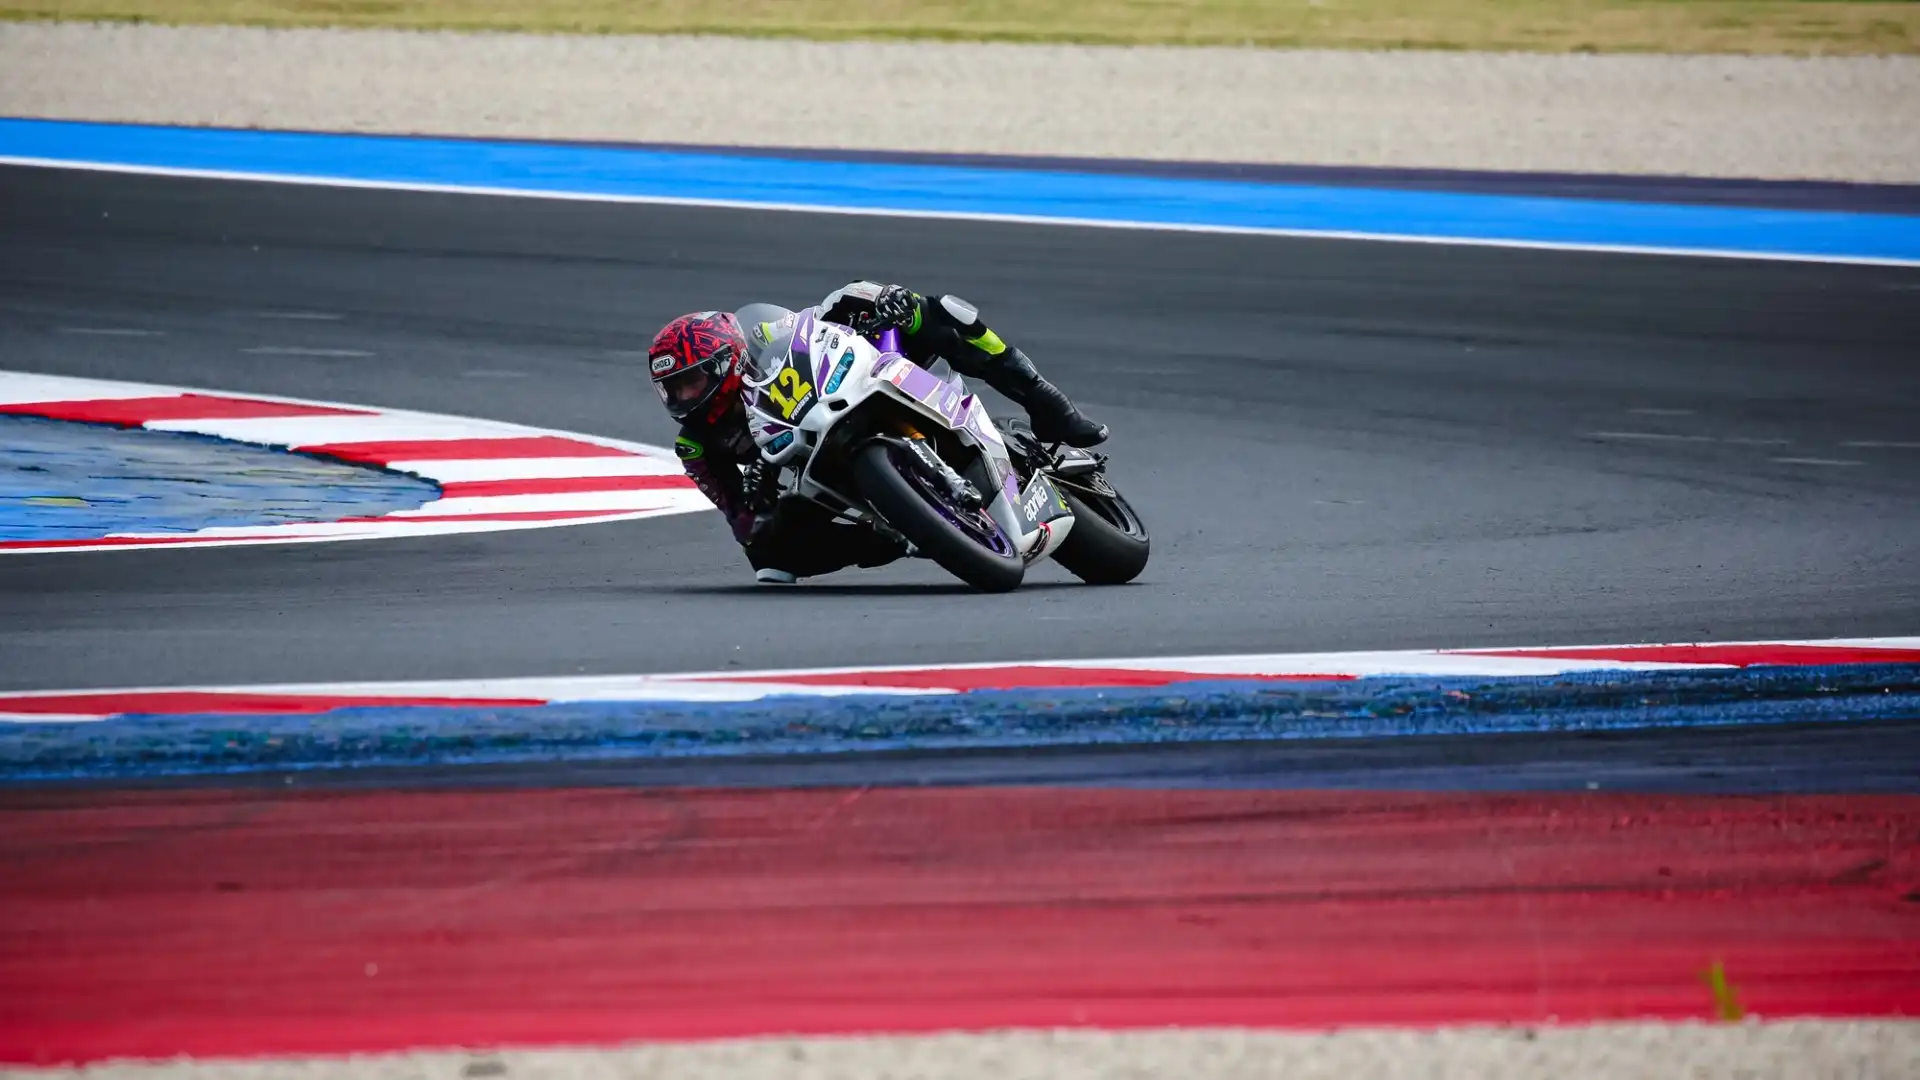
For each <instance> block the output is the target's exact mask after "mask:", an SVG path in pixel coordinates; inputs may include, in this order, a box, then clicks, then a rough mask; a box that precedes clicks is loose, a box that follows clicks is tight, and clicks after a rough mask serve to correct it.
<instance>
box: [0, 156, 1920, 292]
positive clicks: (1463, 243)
mask: <svg viewBox="0 0 1920 1080" xmlns="http://www.w3.org/2000/svg"><path fill="white" fill-rule="evenodd" d="M0 165H23V166H27V167H30V168H41V169H74V170H80V171H84V172H109V173H131V174H134V175H140V176H181V177H195V178H199V179H205V180H240V181H248V182H253V183H263V184H301V185H309V186H314V187H339V188H359V189H366V190H375V191H424V192H433V193H439V194H448V195H486V196H495V197H502V198H516V199H549V200H559V201H563V202H599V203H624V204H629V205H646V206H688V207H703V208H712V209H719V210H760V211H767V212H772V213H797V214H838V215H846V216H853V217H886V218H914V219H922V220H938V221H979V222H991V223H999V224H1009V225H1052V226H1065V227H1069V228H1093V229H1126V230H1129V231H1143V232H1184V233H1204V234H1212V235H1225V236H1276V237H1291V238H1295V239H1304V240H1361V241H1374V242H1380V243H1394V244H1428V245H1438V246H1443V247H1488V248H1513V249H1519V250H1526V251H1567V252H1582V253H1588V254H1597V255H1656V256H1669V257H1678V258H1692V259H1742V260H1748V261H1758V262H1797V263H1829V264H1839V265H1844V266H1905V267H1920V258H1914V259H1900V258H1886V257H1879V256H1851V255H1811V254H1807V253H1804V252H1793V251H1727V250H1722V249H1716V248H1688V247H1657V246H1648V245H1636V244H1583V243H1561V242H1555V241H1547V240H1502V239H1483V238H1475V237H1453V236H1405V235H1398V234H1394V233H1370V232H1357V231H1345V230H1326V229H1297V228H1266V227H1259V226H1245V225H1193V224H1181V223H1168V222H1156V221H1110V220H1099V219H1094V218H1071V217H1055V216H1050V215H1044V214H993V213H978V212H973V211H960V210H893V209H884V208H874V207H866V206H825V205H815V204H809V203H774V202H755V201H752V200H747V199H690V198H679V197H673V196H666V195H606V194H597V193H588V192H574V191H526V190H521V189H519V188H502V187H487V186H474V185H467V184H422V183H405V182H398V181H390V180H349V179H342V178H339V177H332V176H309V175H304V174H297V173H256V172H239V171H234V170H229V169H181V168H171V167H167V166H161V165H127V164H122V163H120V162H99V161H68V160H65V159H61V158H37V157H21V156H16V155H0Z"/></svg>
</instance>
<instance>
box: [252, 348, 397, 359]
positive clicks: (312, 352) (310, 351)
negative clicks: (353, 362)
mask: <svg viewBox="0 0 1920 1080" xmlns="http://www.w3.org/2000/svg"><path fill="white" fill-rule="evenodd" d="M240 351H241V352H243V353H246V354H247V355H248V356H331V357H364V356H372V355H373V354H372V353H370V352H367V351H366V350H365V349H314V348H308V347H307V346H305V345H259V346H256V347H254V348H251V349H241V350H240Z"/></svg>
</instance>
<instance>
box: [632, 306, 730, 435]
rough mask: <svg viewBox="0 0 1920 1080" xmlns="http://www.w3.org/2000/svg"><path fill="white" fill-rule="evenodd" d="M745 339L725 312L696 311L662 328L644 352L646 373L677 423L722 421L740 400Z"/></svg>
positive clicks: (661, 401) (662, 402)
mask: <svg viewBox="0 0 1920 1080" xmlns="http://www.w3.org/2000/svg"><path fill="white" fill-rule="evenodd" d="M746 363H747V338H746V335H744V334H742V333H741V332H740V323H739V321H738V320H737V319H735V318H734V317H733V316H732V315H730V314H728V313H726V312H724V311H697V312H694V313H692V314H690V315H682V316H680V317H679V318H677V319H675V320H673V321H672V322H670V323H668V324H667V325H665V326H663V327H661V328H660V332H659V333H658V334H655V335H654V338H653V347H652V348H650V349H648V350H647V371H648V372H649V373H650V374H651V375H652V376H653V389H654V391H655V392H656V393H658V394H659V395H660V403H661V404H662V405H665V406H666V407H667V413H668V415H670V416H672V417H673V418H674V419H675V420H679V421H682V422H685V421H686V420H688V419H690V418H693V417H695V416H699V417H700V418H702V419H704V420H705V421H706V422H708V423H713V422H715V421H717V420H719V419H720V417H721V416H722V415H724V414H725V413H726V411H727V410H728V409H729V408H731V407H732V406H733V403H734V402H736V401H738V400H740V386H741V381H742V376H743V375H744V374H745V371H746Z"/></svg>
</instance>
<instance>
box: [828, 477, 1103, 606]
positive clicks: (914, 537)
mask: <svg viewBox="0 0 1920 1080" xmlns="http://www.w3.org/2000/svg"><path fill="white" fill-rule="evenodd" d="M906 467H907V468H911V467H912V466H910V465H909V466H906ZM853 478H854V483H855V484H856V485H858V487H859V489H860V494H861V496H862V497H863V498H865V499H866V500H867V502H869V503H871V504H872V506H873V508H874V510H876V511H878V512H879V514H880V516H881V517H882V518H884V519H886V522H887V524H888V525H891V526H892V527H893V528H894V530H895V531H897V532H899V533H900V535H902V536H904V537H906V538H907V539H908V540H909V541H911V542H912V544H913V546H914V547H917V548H919V549H920V550H921V551H923V552H925V553H926V555H927V557H928V558H931V559H932V560H933V561H934V562H936V563H939V564H940V565H941V566H942V567H943V568H945V570H946V571H947V572H948V573H950V574H952V575H953V576H954V577H957V578H959V579H960V580H961V581H964V582H966V583H967V584H969V585H972V586H973V587H974V588H976V589H980V590H983V591H985V592H1010V591H1012V590H1014V589H1017V588H1019V587H1020V582H1021V580H1022V579H1024V578H1025V577H1026V574H1027V564H1026V562H1025V560H1023V559H1021V558H1020V552H1019V551H1018V550H1017V549H1015V548H1014V547H1013V541H1012V540H1011V539H1010V538H1007V537H1006V536H1005V535H1004V534H1003V533H1002V534H1000V535H1001V539H1002V541H1004V543H1005V545H1006V547H1007V549H1008V550H1007V552H1006V553H1004V554H1002V553H1000V552H995V551H991V550H988V548H986V547H985V546H984V545H983V544H982V543H981V542H980V541H979V540H976V539H975V538H974V537H972V536H970V535H968V534H967V532H966V531H965V530H963V529H962V528H961V527H960V526H958V525H956V524H955V523H954V522H953V521H951V520H949V519H948V516H947V514H945V513H942V512H941V510H940V508H939V507H936V506H935V505H933V504H932V503H931V502H929V499H930V498H937V497H938V496H932V495H928V494H922V492H921V489H920V488H919V487H918V486H916V485H915V484H914V482H913V481H912V480H911V479H909V478H908V477H906V476H904V475H902V466H901V465H899V464H897V463H896V462H895V461H894V450H893V448H892V447H890V446H889V445H888V444H887V443H885V442H873V443H869V444H867V445H866V446H865V447H863V448H862V449H861V450H860V452H859V454H858V456H856V457H855V458H854V461H853ZM983 516H984V514H983ZM993 528H994V530H995V532H996V533H997V532H999V526H997V525H995V526H994V527H993ZM1069 539H1071V537H1069Z"/></svg>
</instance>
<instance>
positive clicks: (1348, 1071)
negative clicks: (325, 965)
mask: <svg viewBox="0 0 1920 1080" xmlns="http://www.w3.org/2000/svg"><path fill="white" fill-rule="evenodd" d="M3 1075H8V1074H6V1073H4V1072H0V1076H3ZM13 1075H17V1076H21V1077H32V1078H35V1080H56V1078H60V1080H64V1078H66V1077H72V1078H74V1080H83V1078H84V1080H323V1078H324V1080H339V1078H346V1077H351V1078H353V1080H472V1078H477V1077H489V1078H492V1077H498V1078H501V1080H693V1078H700V1077H729V1078H733V1077H751V1078H753V1080H840V1078H847V1077H857V1078H860V1080H979V1078H981V1077H992V1078H994V1080H1029V1078H1031V1080H1150V1078H1151V1080H1161V1078H1169V1080H1171V1078H1182V1080H1184V1078H1189V1077H1191V1078H1195V1080H1202V1078H1204V1080H1254V1078H1256V1077H1257V1078H1261V1080H1282V1078H1284V1080H1442V1078H1459V1080H1522V1078H1526V1080H1547V1078H1559V1077H1566V1078H1574V1077H1578V1078H1580V1080H1596V1078H1605V1080H1613V1078H1620V1080H1627V1078H1631V1080H1723V1078H1724V1080H1883V1078H1884V1080H1896V1078H1909V1077H1914V1076H1920V1023H1916V1022H1911V1021H1909V1022H1898V1021H1875V1022H1861V1023H1836V1022H1820V1021H1790V1022H1783V1023H1776V1024H1757V1023H1747V1022H1743V1023H1736V1024H1707V1023H1699V1024H1684V1025H1674V1024H1624V1023H1623V1024H1603V1025H1594V1026H1590V1027H1567V1028H1552V1027H1548V1028H1485V1029H1454V1030H1445V1031H1430V1032H1419V1031H1377V1030H1364V1031H1348V1032H1340V1033H1334V1034H1298V1033H1283V1032H1257V1031H1239V1030H1222V1031H1141V1032H1122V1033H1112V1034H1108V1033H1096V1032H1070V1031H1062V1032H1010V1033H999V1034H994V1035H989V1036H981V1035H929V1036H915V1037H880V1038H839V1039H757V1040H745V1041H728V1042H712V1043H682V1044H660V1045H652V1046H634V1047H625V1048H618V1049H607V1050H544V1051H531V1050H529V1051H511V1052H506V1053H498V1054H465V1053H421V1054H395V1055H383V1056H377V1057H374V1056H370V1057H362V1058H351V1059H310V1060H307V1061H303V1062H294V1061H283V1062H226V1063H222V1062H192V1061H178V1062H165V1063H155V1064H108V1065H99V1066H94V1067H92V1068H89V1069H77V1070H48V1071H35V1072H24V1071H23V1072H20V1073H17V1074H13Z"/></svg>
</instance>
